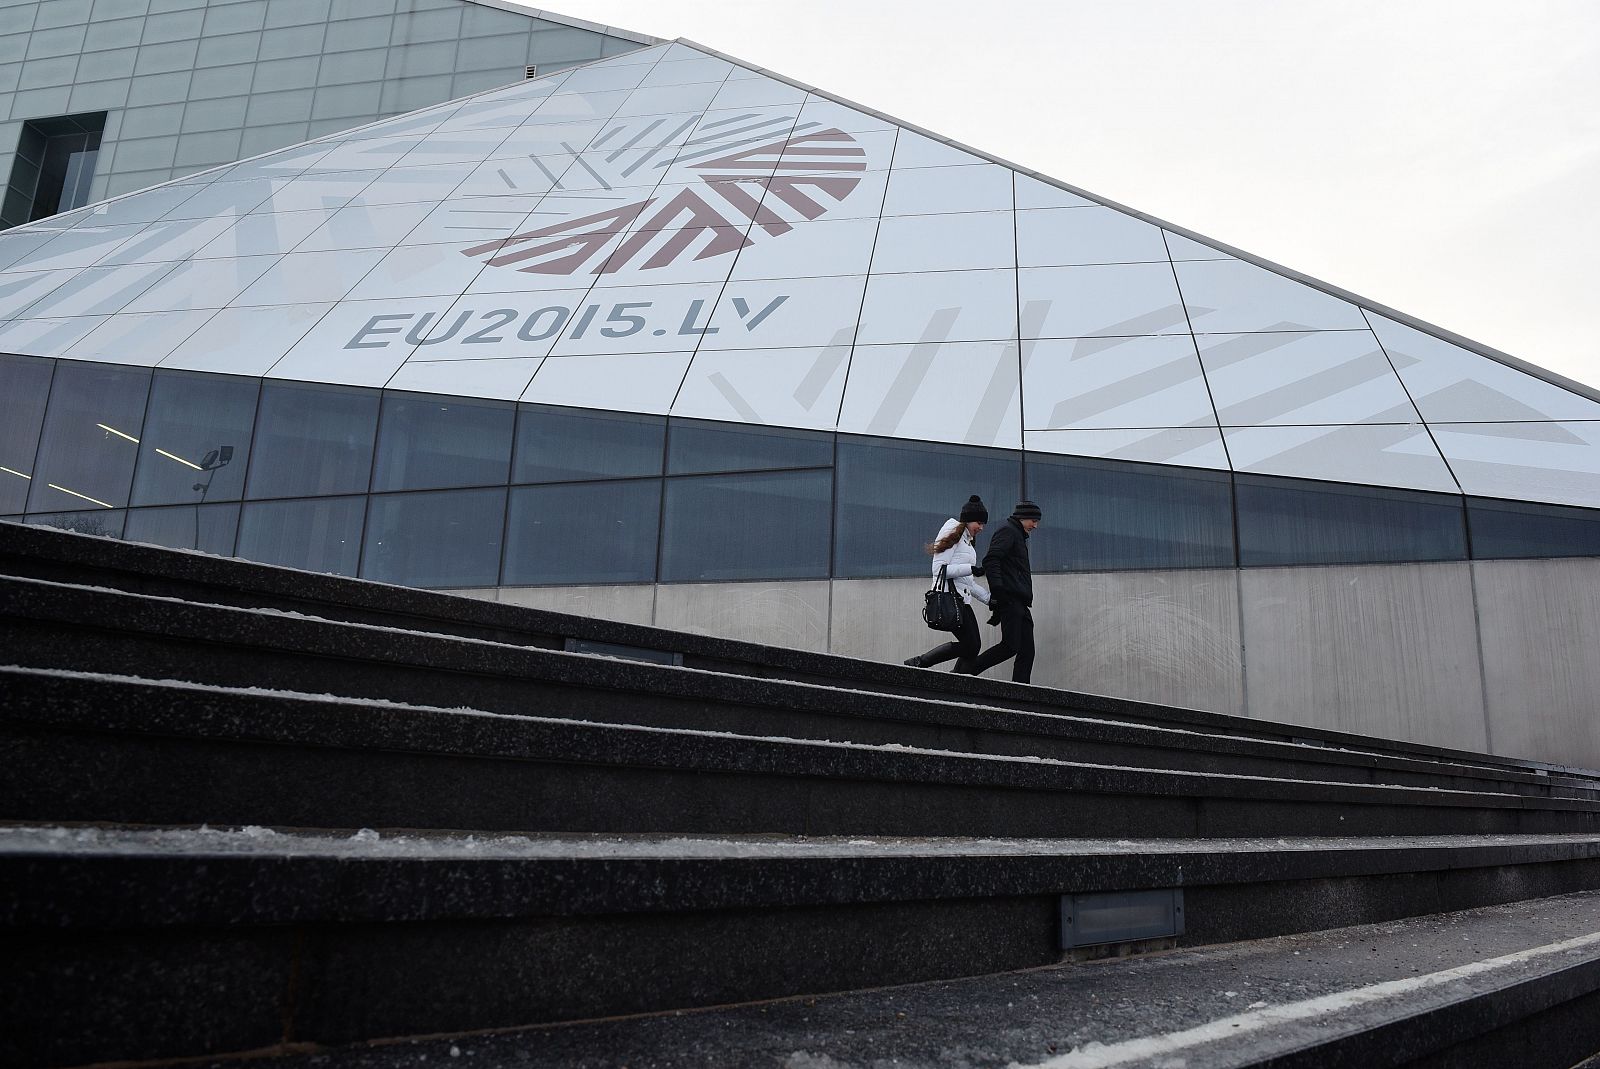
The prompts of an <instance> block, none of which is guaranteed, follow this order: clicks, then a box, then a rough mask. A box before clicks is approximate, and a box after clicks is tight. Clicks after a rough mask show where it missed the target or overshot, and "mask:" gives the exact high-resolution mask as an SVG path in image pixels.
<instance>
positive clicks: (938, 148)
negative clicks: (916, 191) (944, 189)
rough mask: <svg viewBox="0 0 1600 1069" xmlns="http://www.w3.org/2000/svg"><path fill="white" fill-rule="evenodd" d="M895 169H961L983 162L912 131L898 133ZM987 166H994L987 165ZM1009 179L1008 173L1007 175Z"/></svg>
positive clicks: (958, 149)
mask: <svg viewBox="0 0 1600 1069" xmlns="http://www.w3.org/2000/svg"><path fill="white" fill-rule="evenodd" d="M894 165H895V166H896V167H961V166H981V165H983V161H982V160H980V159H979V158H978V157H977V156H974V155H973V154H972V153H970V152H967V151H965V150H964V149H960V148H957V147H956V146H954V145H949V144H946V143H945V142H943V141H936V140H934V139H933V138H931V137H926V136H924V135H922V134H919V133H916V132H915V131H912V130H902V131H900V140H899V141H898V142H897V143H896V144H895V150H894ZM988 166H991V167H992V166H994V165H993V164H989V165H988ZM1007 177H1009V172H1008V174H1007Z"/></svg>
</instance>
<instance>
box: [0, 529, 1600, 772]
mask: <svg viewBox="0 0 1600 1069" xmlns="http://www.w3.org/2000/svg"><path fill="white" fill-rule="evenodd" d="M0 574H4V575H16V576H24V577H34V578H42V579H49V580H53V581H58V582H64V583H69V584H79V585H89V586H99V587H103V588H111V589H120V590H125V591H130V592H135V593H145V594H150V595H155V596H161V597H169V598H175V599H178V600H182V601H190V602H199V603H209V604H217V605H231V606H236V607H243V608H266V609H276V610H278V611H280V612H285V613H297V614H303V615H311V616H317V617H320V618H323V619H329V620H342V621H348V622H354V623H365V624H371V625H377V626H384V627H392V628H396V629H400V630H410V631H424V632H430V633H435V634H452V635H457V636H459V637H463V638H477V639H483V640H486V641H491V642H504V643H509V644H512V645H518V646H527V647H537V648H543V649H567V648H573V647H577V648H586V649H604V650H607V651H610V652H611V653H612V654H613V655H616V656H635V657H648V658H655V659H658V660H665V661H668V662H671V663H675V664H680V665H682V666H684V667H689V668H698V669H703V670H707V671H715V672H722V673H727V674H733V675H740V676H748V677H755V678H767V679H780V680H791V681H797V682H808V683H814V684H817V685H821V686H830V687H848V688H850V689H852V690H856V691H863V692H881V693H888V694H899V695H906V696H917V697H924V698H929V699H932V700H937V701H958V702H963V703H968V704H982V705H985V706H990V707H999V708H1009V709H1016V710H1022V711H1034V712H1042V713H1066V714H1069V715H1071V714H1076V715H1082V714H1090V715H1093V716H1095V717H1097V718H1100V719H1103V720H1114V721H1119V722H1127V723H1130V724H1146V725H1152V726H1161V727H1187V728H1193V729H1197V730H1200V731H1203V732H1207V733H1212V734H1224V735H1231V736H1234V737H1237V738H1241V739H1258V740H1267V741H1276V742H1293V743H1297V744H1299V745H1322V746H1326V747H1329V748H1332V749H1336V750H1337V749H1341V748H1344V749H1353V750H1358V751H1360V752H1362V753H1367V754H1374V755H1389V756H1397V757H1402V758H1406V759H1415V760H1427V759H1440V758H1442V759H1444V760H1446V761H1450V762H1455V763H1465V764H1471V765H1476V766H1480V767H1487V768H1493V769H1498V770H1503V771H1504V772H1506V773H1514V774H1516V775H1519V776H1526V777H1529V778H1530V779H1537V780H1538V781H1540V785H1541V786H1544V787H1550V786H1554V787H1556V788H1558V789H1559V788H1564V787H1574V788H1578V789H1582V790H1596V789H1597V788H1600V771H1595V770H1584V769H1571V768H1563V767H1561V766H1554V765H1549V764H1544V763H1540V762H1530V761H1519V760H1516V759H1511V758H1502V757H1495V756H1490V755H1485V754H1477V753H1471V752H1469V751H1459V750H1450V749H1446V748H1440V747H1432V746H1424V745H1420V744H1408V743H1399V742H1393V741H1389V740H1381V739H1374V738H1368V737H1364V736H1359V735H1352V734H1348V733H1343V732H1334V731H1326V730H1322V729H1318V728H1312V727H1307V726H1303V725H1290V724H1274V723H1271V722H1266V721H1260V720H1253V719H1249V718H1245V717H1237V716H1229V715H1225V714H1219V713H1210V712H1205V711H1201V710H1192V709H1183V708H1179V707H1174V706H1165V705H1157V704H1152V703H1146V702H1137V701H1130V700H1126V699H1119V698H1112V697H1107V696H1103V695H1094V694H1084V693H1079V692H1073V691H1057V690H1052V689H1047V688H1043V687H1030V686H1022V685H1018V684H1014V683H1010V682H1007V681H1003V680H994V679H978V678H972V677H961V676H953V675H950V674H948V673H940V672H929V671H924V670H919V669H912V668H906V667H903V666H900V665H886V664H880V663H876V662H871V661H862V660H856V659H853V658H847V657H839V656H832V655H827V654H817V653H810V652H806V651H802V650H792V649H783V648H779V647H770V646H760V645H756V644H754V643H748V642H740V641H737V640H732V639H722V638H713V637H709V636H703V635H691V634H684V633H680V632H674V631H668V630H665V629H662V628H654V627H645V626H641V625H633V624H621V623H615V622H612V621H606V620H595V619H590V618H586V617H579V616H573V615H569V614H564V613H557V612H549V611H545V610H536V609H528V608H522V607H519V606H513V605H503V604H497V603H493V602H486V601H480V600H477V599H473V598H464V597H456V596H452V595H447V594H441V593H437V592H432V591H425V590H416V589H411V588H406V587H396V586H389V585H386V584H382V583H374V582H370V581H367V580H358V579H348V578H344V577H340V576H331V575H322V574H318V573H313V572H304V571H298V570H295V569H291V568H280V567H274V566H271V565H263V564H255V563H252V562H248V561H240V560H232V559H228V558H222V557H212V556H208V555H205V554H197V553H189V552H183V551H177V550H169V549H163V548H160V547H156V546H145V545H138V544H135V543H127V542H121V541H116V540H109V539H104V538H94V537H91V536H87V535H80V534H76V533H74V532H69V531H58V530H55V529H53V528H46V527H38V526H25V525H22V524H15V523H6V522H0Z"/></svg>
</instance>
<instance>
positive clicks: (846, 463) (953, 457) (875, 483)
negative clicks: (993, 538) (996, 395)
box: [834, 437, 1022, 576]
mask: <svg viewBox="0 0 1600 1069" xmlns="http://www.w3.org/2000/svg"><path fill="white" fill-rule="evenodd" d="M837 464H838V473H839V495H838V496H839V501H838V505H837V513H836V516H835V523H836V524H837V528H836V533H835V541H836V542H837V551H836V553H835V557H834V574H835V575H839V576H873V575H927V574H928V558H927V555H926V554H924V553H923V552H922V547H923V546H925V545H927V543H928V542H930V541H932V540H933V536H934V535H936V534H938V533H939V526H940V524H942V523H944V521H945V520H947V519H949V518H950V517H951V516H953V515H955V511H953V510H959V508H960V506H961V503H962V502H963V501H965V500H966V499H967V498H968V497H969V496H970V495H972V494H977V495H978V496H980V497H982V498H983V500H984V503H985V504H987V505H988V507H989V518H990V521H991V522H998V521H999V520H1000V519H1002V518H1003V517H1005V516H1006V515H1008V514H1009V513H1010V511H1011V506H1012V505H1013V504H1014V503H1015V502H1016V500H1017V498H1018V497H1019V496H1020V490H1021V488H1022V458H1021V456H1020V454H1017V453H1012V452H1002V451H1000V450H995V449H963V448H953V447H949V446H937V445H931V444H916V445H913V444H910V443H893V442H878V441H872V440H870V439H860V438H843V437H841V438H840V439H839V459H838V461H837ZM985 544H986V543H985Z"/></svg>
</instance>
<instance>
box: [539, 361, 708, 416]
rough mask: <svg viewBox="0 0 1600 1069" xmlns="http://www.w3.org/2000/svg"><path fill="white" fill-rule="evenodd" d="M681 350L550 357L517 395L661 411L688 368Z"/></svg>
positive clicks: (562, 403)
mask: <svg viewBox="0 0 1600 1069" xmlns="http://www.w3.org/2000/svg"><path fill="white" fill-rule="evenodd" d="M689 357H690V354H689V353H687V352H681V353H644V354H638V355H625V356H562V357H551V358H550V359H548V360H546V361H545V362H544V363H542V364H540V365H539V371H538V373H537V374H535V375H534V376H533V381H532V382H530V383H529V384H528V389H527V391H526V392H524V393H523V395H522V400H524V401H529V402H532V403H535V404H542V405H557V406H561V407H564V408H603V409H610V410H614V411H623V412H651V413H658V414H662V415H665V414H666V412H667V410H668V409H669V408H671V407H672V399H673V397H674V396H675V395H676V394H677V392H678V386H679V385H680V384H681V383H682V382H683V376H684V373H685V372H687V371H688V369H689Z"/></svg>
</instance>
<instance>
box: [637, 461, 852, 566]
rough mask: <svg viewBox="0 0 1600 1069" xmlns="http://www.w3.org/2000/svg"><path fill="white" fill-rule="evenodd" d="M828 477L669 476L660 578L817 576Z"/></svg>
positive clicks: (823, 558) (823, 556)
mask: <svg viewBox="0 0 1600 1069" xmlns="http://www.w3.org/2000/svg"><path fill="white" fill-rule="evenodd" d="M832 494H833V473H832V472H828V471H786V472H773V473H771V474H763V475H709V476H692V477H687V478H679V479H669V480H668V481H667V493H666V505H665V509H664V515H663V517H662V530H661V579H662V581H663V582H692V581H695V580H712V579H824V578H826V577H827V575H828V548H829V547H828V505H829V501H830V499H831V498H832Z"/></svg>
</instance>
